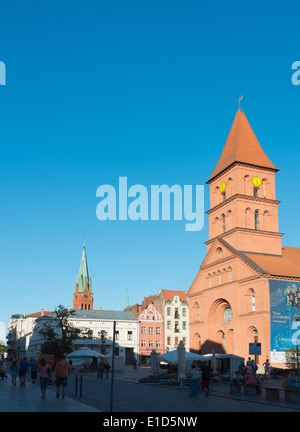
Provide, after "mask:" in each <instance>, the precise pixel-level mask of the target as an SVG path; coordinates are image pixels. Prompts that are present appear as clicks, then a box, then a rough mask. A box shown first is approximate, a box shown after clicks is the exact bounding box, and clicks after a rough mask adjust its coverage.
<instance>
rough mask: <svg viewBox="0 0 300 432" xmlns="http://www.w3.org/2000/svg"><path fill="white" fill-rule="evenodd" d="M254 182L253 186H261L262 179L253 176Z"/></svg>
mask: <svg viewBox="0 0 300 432" xmlns="http://www.w3.org/2000/svg"><path fill="white" fill-rule="evenodd" d="M252 183H253V186H255V187H259V186H261V183H262V181H261V179H260V178H259V177H253V179H252Z"/></svg>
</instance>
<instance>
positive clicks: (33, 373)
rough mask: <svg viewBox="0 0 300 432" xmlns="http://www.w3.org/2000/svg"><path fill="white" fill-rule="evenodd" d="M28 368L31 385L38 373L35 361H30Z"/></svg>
mask: <svg viewBox="0 0 300 432" xmlns="http://www.w3.org/2000/svg"><path fill="white" fill-rule="evenodd" d="M29 367H30V373H31V380H32V384H34V383H35V381H36V378H37V372H38V364H37V361H36V360H35V359H31V360H30V363H29Z"/></svg>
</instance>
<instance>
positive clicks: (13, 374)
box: [10, 360, 18, 387]
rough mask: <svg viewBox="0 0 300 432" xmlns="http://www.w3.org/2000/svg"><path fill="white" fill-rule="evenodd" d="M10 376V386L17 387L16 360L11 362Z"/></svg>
mask: <svg viewBox="0 0 300 432" xmlns="http://www.w3.org/2000/svg"><path fill="white" fill-rule="evenodd" d="M10 375H11V385H12V386H13V387H15V386H16V385H17V376H18V363H17V361H16V360H13V362H12V364H11V366H10Z"/></svg>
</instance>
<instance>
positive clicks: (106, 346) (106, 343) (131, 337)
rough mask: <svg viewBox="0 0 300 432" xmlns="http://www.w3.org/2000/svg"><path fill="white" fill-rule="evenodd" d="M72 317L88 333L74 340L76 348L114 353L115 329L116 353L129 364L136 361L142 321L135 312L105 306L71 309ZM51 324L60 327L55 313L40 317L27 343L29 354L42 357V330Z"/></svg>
mask: <svg viewBox="0 0 300 432" xmlns="http://www.w3.org/2000/svg"><path fill="white" fill-rule="evenodd" d="M70 312H71V313H70V316H69V318H68V321H69V322H70V324H72V325H73V326H74V327H75V328H78V329H80V330H81V331H82V332H83V333H85V334H86V335H87V336H85V338H82V339H77V340H76V341H74V343H73V344H74V349H76V348H79V347H81V346H88V347H91V348H93V349H95V350H96V351H98V352H101V353H103V354H104V355H106V356H108V357H110V356H111V355H112V348H113V329H114V321H115V322H116V331H115V355H117V356H120V357H122V358H123V359H124V362H125V364H132V361H133V357H138V354H139V321H138V319H137V318H136V317H135V316H134V315H133V314H132V313H131V312H124V311H105V310H81V309H78V310H71V311H70ZM45 324H47V325H50V326H51V327H53V328H56V329H57V331H59V329H58V328H57V321H56V319H55V315H54V314H49V315H47V316H41V317H38V318H37V319H36V320H35V326H34V329H33V331H32V332H31V336H30V340H29V342H28V343H27V344H26V347H27V349H26V356H27V357H38V356H39V354H40V350H41V344H42V343H43V340H42V337H41V335H40V334H39V331H40V330H41V329H42V328H43V326H44V325H45ZM59 336H60V335H59Z"/></svg>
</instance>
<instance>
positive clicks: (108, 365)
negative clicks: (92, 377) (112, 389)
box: [105, 362, 111, 379]
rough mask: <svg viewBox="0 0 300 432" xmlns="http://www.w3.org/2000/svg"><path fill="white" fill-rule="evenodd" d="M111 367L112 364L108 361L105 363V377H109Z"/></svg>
mask: <svg viewBox="0 0 300 432" xmlns="http://www.w3.org/2000/svg"><path fill="white" fill-rule="evenodd" d="M110 369H111V366H110V364H109V363H108V362H107V363H106V365H105V378H106V379H108V374H109V370H110Z"/></svg>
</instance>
